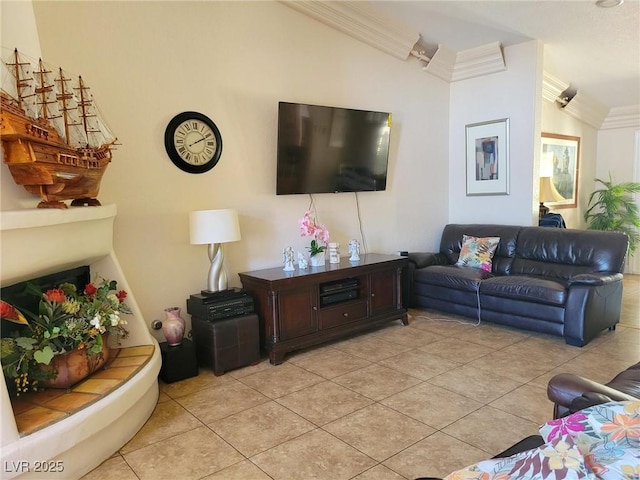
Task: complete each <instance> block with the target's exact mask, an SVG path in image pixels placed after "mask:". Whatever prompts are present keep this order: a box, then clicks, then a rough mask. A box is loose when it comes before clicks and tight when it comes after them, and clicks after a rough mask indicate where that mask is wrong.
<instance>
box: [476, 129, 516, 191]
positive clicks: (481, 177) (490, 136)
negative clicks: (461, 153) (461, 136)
mask: <svg viewBox="0 0 640 480" xmlns="http://www.w3.org/2000/svg"><path fill="white" fill-rule="evenodd" d="M466 167H467V168H466V176H467V196H468V197H469V196H474V195H509V119H508V118H501V119H499V120H491V121H488V122H481V123H473V124H470V125H467V126H466Z"/></svg>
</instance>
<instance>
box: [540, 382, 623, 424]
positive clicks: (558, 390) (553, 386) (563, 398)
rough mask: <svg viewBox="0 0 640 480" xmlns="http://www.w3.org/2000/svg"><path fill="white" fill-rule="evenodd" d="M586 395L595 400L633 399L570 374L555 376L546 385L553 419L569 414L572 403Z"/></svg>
mask: <svg viewBox="0 0 640 480" xmlns="http://www.w3.org/2000/svg"><path fill="white" fill-rule="evenodd" d="M586 393H589V394H590V395H591V397H592V398H595V395H603V396H606V397H607V398H608V399H609V400H607V401H611V400H614V401H625V400H633V399H634V398H633V397H632V396H630V395H627V394H626V393H624V392H621V391H620V390H616V389H615V388H611V387H608V386H607V385H604V384H602V383H598V382H594V381H593V380H589V379H588V378H584V377H581V376H579V375H573V374H571V373H561V374H559V375H556V376H555V377H553V378H552V379H551V380H549V383H548V384H547V397H548V398H549V400H551V401H552V402H553V403H554V404H555V409H554V411H555V415H554V416H555V418H558V416H563V415H566V414H567V413H569V412H570V410H571V405H572V403H573V401H574V400H575V399H576V398H578V397H582V396H583V395H585V394H586Z"/></svg>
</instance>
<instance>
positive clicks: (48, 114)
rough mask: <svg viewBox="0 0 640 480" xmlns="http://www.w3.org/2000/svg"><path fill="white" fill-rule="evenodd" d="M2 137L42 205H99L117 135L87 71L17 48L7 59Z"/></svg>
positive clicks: (19, 180)
mask: <svg viewBox="0 0 640 480" xmlns="http://www.w3.org/2000/svg"><path fill="white" fill-rule="evenodd" d="M2 68H3V69H4V70H3V72H2V73H3V79H4V78H5V77H6V78H7V79H8V80H9V81H8V82H6V83H7V85H6V86H5V82H4V80H3V85H2V89H1V91H0V95H1V100H2V104H1V110H0V114H1V122H0V140H1V141H2V149H3V153H4V155H3V161H4V163H5V164H6V165H7V167H8V168H9V171H10V172H11V175H12V176H13V180H14V181H15V183H16V184H18V185H22V186H23V187H24V188H25V189H26V190H27V191H28V192H29V193H32V194H34V195H39V196H40V197H41V202H40V203H39V204H38V207H39V208H66V207H67V205H66V204H65V203H64V200H72V202H71V205H72V206H78V205H100V202H99V201H98V200H97V198H96V197H97V195H98V191H99V189H100V182H101V180H102V176H103V174H104V172H105V170H106V168H107V166H108V165H109V162H110V161H111V157H112V153H111V150H112V149H113V148H114V145H115V144H116V141H117V139H116V138H115V136H114V135H113V134H112V133H111V132H110V131H109V129H108V128H107V126H106V124H105V122H104V121H103V120H102V119H101V117H100V115H99V112H98V110H97V107H96V105H95V102H94V99H93V96H92V95H91V93H90V91H89V87H88V86H87V85H86V84H85V83H84V81H83V79H82V77H77V78H72V77H71V76H67V75H66V74H65V73H64V71H63V70H62V69H61V68H60V69H58V71H57V72H55V73H54V72H53V71H52V70H50V69H48V68H47V66H46V65H45V64H44V63H43V62H42V60H39V61H38V62H29V61H24V59H23V58H22V57H21V56H20V55H19V54H18V51H17V50H15V51H14V52H13V54H12V56H11V58H10V59H9V60H6V61H3V62H2Z"/></svg>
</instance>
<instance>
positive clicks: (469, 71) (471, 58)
mask: <svg viewBox="0 0 640 480" xmlns="http://www.w3.org/2000/svg"><path fill="white" fill-rule="evenodd" d="M506 69H507V65H506V64H505V63H504V54H503V52H502V45H500V42H492V43H487V44H486V45H481V46H479V47H475V48H470V49H468V50H461V51H459V52H458V55H457V56H456V65H455V67H454V69H453V78H452V81H454V82H457V81H458V80H466V79H467V78H473V77H479V76H481V75H488V74H490V73H496V72H502V71H504V70H506Z"/></svg>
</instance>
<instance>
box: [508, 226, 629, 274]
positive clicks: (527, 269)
mask: <svg viewBox="0 0 640 480" xmlns="http://www.w3.org/2000/svg"><path fill="white" fill-rule="evenodd" d="M627 242H628V240H627V237H626V235H624V234H621V233H618V232H600V231H590V230H572V229H554V228H544V227H527V228H523V229H522V231H521V232H520V235H519V236H518V244H517V248H516V252H515V258H514V259H513V264H512V266H511V272H510V273H511V274H514V275H540V276H545V277H550V278H558V279H563V280H569V279H570V278H572V277H574V276H575V275H580V274H585V273H608V272H621V271H622V269H623V268H624V261H625V256H626V252H627Z"/></svg>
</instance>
